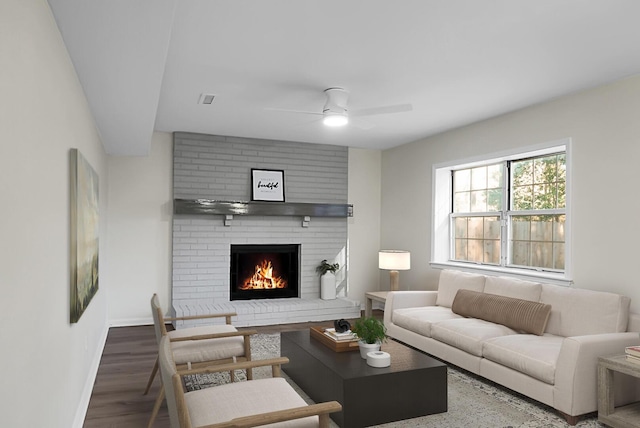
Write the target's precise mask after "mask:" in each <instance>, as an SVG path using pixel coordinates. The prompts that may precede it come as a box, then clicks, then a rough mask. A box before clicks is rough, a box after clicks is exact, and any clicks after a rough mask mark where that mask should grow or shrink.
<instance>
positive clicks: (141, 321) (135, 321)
mask: <svg viewBox="0 0 640 428" xmlns="http://www.w3.org/2000/svg"><path fill="white" fill-rule="evenodd" d="M139 325H153V318H151V317H149V318H120V319H117V320H111V321H109V327H135V326H139Z"/></svg>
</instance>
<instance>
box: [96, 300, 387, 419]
mask: <svg viewBox="0 0 640 428" xmlns="http://www.w3.org/2000/svg"><path fill="white" fill-rule="evenodd" d="M374 316H376V317H382V312H381V311H374ZM330 324H331V322H330V321H329V322H323V323H303V324H283V325H276V326H264V327H252V329H255V330H257V331H258V332H259V333H279V332H282V331H291V330H300V329H308V328H309V327H311V326H315V325H330ZM239 330H241V329H239ZM157 352H158V345H157V343H156V339H155V335H154V332H153V326H140V327H114V328H111V329H110V330H109V335H108V336H107V342H106V345H105V348H104V352H103V354H102V359H101V361H100V367H99V368H98V374H97V377H96V381H95V384H94V386H93V392H92V394H91V401H90V402H89V408H88V410H87V416H86V418H85V423H84V427H86V428H98V427H99V428H104V427H109V428H141V427H146V426H147V423H148V421H149V416H150V415H151V410H152V409H153V404H154V401H155V399H156V396H157V394H158V389H159V386H160V379H159V378H158V376H156V379H155V381H154V384H153V386H152V388H151V391H150V392H149V394H148V395H142V393H143V392H144V389H145V387H146V385H147V380H148V379H149V374H150V373H151V369H152V368H153V364H154V362H155V359H156V355H157ZM153 426H154V427H155V428H168V427H169V415H168V413H167V407H166V405H165V404H163V406H162V407H161V408H160V413H159V414H158V417H157V418H156V421H155V424H154V425H153Z"/></svg>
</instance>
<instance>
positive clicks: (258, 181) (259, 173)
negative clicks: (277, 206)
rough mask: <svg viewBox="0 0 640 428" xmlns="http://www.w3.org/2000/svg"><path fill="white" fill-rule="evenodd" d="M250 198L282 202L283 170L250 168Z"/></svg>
mask: <svg viewBox="0 0 640 428" xmlns="http://www.w3.org/2000/svg"><path fill="white" fill-rule="evenodd" d="M251 200H252V201H271V202H284V171H282V170H278V169H254V168H252V169H251Z"/></svg>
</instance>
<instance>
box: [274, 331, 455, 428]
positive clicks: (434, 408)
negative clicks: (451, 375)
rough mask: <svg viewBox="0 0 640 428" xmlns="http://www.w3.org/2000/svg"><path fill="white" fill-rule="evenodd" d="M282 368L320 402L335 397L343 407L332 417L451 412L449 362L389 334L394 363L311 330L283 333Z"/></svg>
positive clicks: (367, 421) (382, 419)
mask: <svg viewBox="0 0 640 428" xmlns="http://www.w3.org/2000/svg"><path fill="white" fill-rule="evenodd" d="M280 338H281V341H280V348H281V351H280V354H281V355H282V356H283V357H288V358H289V363H288V364H285V365H283V366H282V370H283V371H284V372H285V373H286V374H287V375H288V376H289V377H291V379H292V380H293V381H294V382H295V383H296V384H298V386H300V388H302V390H303V391H304V392H306V393H307V394H308V395H309V397H310V398H311V399H312V400H314V401H316V402H321V401H330V400H336V401H338V402H339V403H340V404H342V412H339V413H333V414H332V415H331V418H332V419H333V420H334V421H335V422H336V423H337V424H338V425H339V426H341V427H346V428H359V427H366V426H371V425H377V424H383V423H387V422H393V421H399V420H403V419H410V418H416V417H418V416H424V415H431V414H434V413H442V412H446V411H447V366H446V365H445V364H443V363H441V362H440V361H438V360H435V359H433V358H431V357H429V356H427V355H425V354H423V353H421V352H418V351H416V350H414V349H411V348H409V347H407V346H405V345H403V344H401V343H398V342H394V341H393V340H391V339H389V340H388V341H387V342H386V343H384V344H383V345H382V350H383V351H385V352H388V353H389V354H390V355H391V366H389V367H384V368H374V367H370V366H369V365H367V362H366V360H364V359H362V357H360V352H334V351H332V350H331V349H329V348H328V347H326V346H325V345H323V344H322V343H320V342H318V341H317V340H315V339H313V338H311V337H310V334H309V330H303V331H291V332H283V333H281V335H280Z"/></svg>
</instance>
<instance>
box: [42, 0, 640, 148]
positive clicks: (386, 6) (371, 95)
mask: <svg viewBox="0 0 640 428" xmlns="http://www.w3.org/2000/svg"><path fill="white" fill-rule="evenodd" d="M49 4H50V6H51V9H52V11H53V13H54V16H55V18H56V21H57V23H58V27H59V28H60V31H61V33H62V35H63V37H64V41H65V44H66V45H67V48H68V50H69V54H70V56H71V58H72V60H73V63H74V65H75V68H76V70H77V73H78V76H79V78H80V81H81V83H82V85H83V87H84V90H85V92H86V94H87V98H88V100H89V105H90V108H91V110H92V113H93V115H94V117H95V120H96V124H97V126H98V129H99V132H100V134H101V137H102V139H103V142H104V145H105V149H106V150H107V152H108V153H110V154H113V155H145V154H147V153H148V151H149V146H150V141H151V135H152V132H153V131H154V130H157V131H166V132H174V131H188V132H200V133H206V134H216V135H232V136H241V137H255V138H265V139H275V140H290V141H303V142H310V143H322V144H336V145H345V146H350V147H360V148H373V149H385V148H390V147H394V146H398V145H400V144H404V143H407V142H411V141H416V140H419V139H422V138H424V137H427V136H430V135H433V134H436V133H439V132H442V131H445V130H448V129H451V128H455V127H459V126H462V125H465V124H469V123H472V122H476V121H478V120H482V119H486V118H489V117H493V116H496V115H500V114H502V113H505V112H509V111H512V110H515V109H519V108H522V107H525V106H528V105H532V104H535V103H539V102H542V101H545V100H549V99H552V98H555V97H558V96H562V95H565V94H568V93H571V92H575V91H578V90H582V89H586V88H590V87H594V86H598V85H601V84H604V83H608V82H611V81H614V80H617V79H620V78H624V77H627V76H630V75H634V74H637V73H639V72H640V24H639V23H638V17H640V1H637V0H529V1H525V0H484V1H481V0H416V1H407V0H396V1H385V0H351V1H344V0H342V1H340V0H323V1H314V0H268V1H267V0H263V1H249V0H179V1H176V0H82V1H81V0H49ZM335 86H339V87H343V88H345V89H347V90H348V91H349V92H350V98H349V108H350V109H352V110H356V109H363V108H372V107H378V106H386V105H395V104H404V103H410V104H412V105H413V110H412V111H411V112H404V113H395V114H386V115H375V116H368V117H367V118H366V122H365V121H363V120H360V121H358V120H356V119H357V118H352V121H351V123H350V125H348V126H347V127H345V128H326V127H324V126H323V125H322V124H321V122H320V121H318V120H317V117H318V116H315V115H310V114H300V113H291V112H284V111H279V110H277V109H292V110H303V111H315V112H321V111H322V107H323V105H324V101H325V98H324V94H323V90H324V89H326V88H329V87H335ZM203 93H207V94H215V95H216V98H215V100H214V102H213V104H212V105H202V104H199V103H198V101H199V98H200V96H201V94H203Z"/></svg>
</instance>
